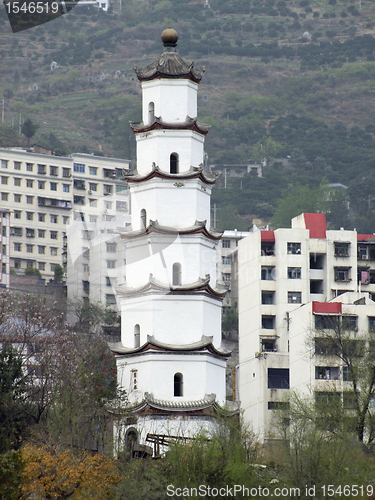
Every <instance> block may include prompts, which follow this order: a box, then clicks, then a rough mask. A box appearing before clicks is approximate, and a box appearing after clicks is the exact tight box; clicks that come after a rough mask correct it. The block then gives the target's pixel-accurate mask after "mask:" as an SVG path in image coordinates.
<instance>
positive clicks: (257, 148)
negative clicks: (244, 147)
mask: <svg viewBox="0 0 375 500" xmlns="http://www.w3.org/2000/svg"><path fill="white" fill-rule="evenodd" d="M281 148H282V146H281V144H280V143H279V142H277V141H275V140H274V139H272V137H267V136H264V137H262V139H261V140H260V141H258V142H257V143H256V144H254V146H253V147H252V148H251V158H252V160H253V161H256V162H262V161H264V160H267V161H271V160H272V159H274V158H275V157H276V156H277V155H278V153H279V152H280V150H281Z"/></svg>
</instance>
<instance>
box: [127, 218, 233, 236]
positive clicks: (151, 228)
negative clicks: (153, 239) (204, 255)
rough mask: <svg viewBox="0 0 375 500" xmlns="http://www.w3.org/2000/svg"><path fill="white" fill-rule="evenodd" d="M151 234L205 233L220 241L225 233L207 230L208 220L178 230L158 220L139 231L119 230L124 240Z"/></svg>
mask: <svg viewBox="0 0 375 500" xmlns="http://www.w3.org/2000/svg"><path fill="white" fill-rule="evenodd" d="M151 232H156V233H163V234H176V235H188V234H195V233H203V234H204V235H205V236H207V237H208V238H210V239H213V240H219V239H220V238H221V237H222V235H223V232H224V231H215V230H211V229H207V220H203V221H198V220H196V221H195V222H194V224H193V225H192V226H189V227H185V228H182V229H177V228H175V227H171V226H163V225H161V224H159V222H158V221H157V220H150V223H149V225H148V226H147V227H146V228H145V229H139V230H137V231H128V230H126V229H123V230H121V229H119V235H120V238H122V239H131V238H137V237H140V236H143V235H147V234H150V233H151Z"/></svg>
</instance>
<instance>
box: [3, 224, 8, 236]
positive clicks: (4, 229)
mask: <svg viewBox="0 0 375 500" xmlns="http://www.w3.org/2000/svg"><path fill="white" fill-rule="evenodd" d="M2 234H3V236H6V235H7V227H6V226H3V231H2Z"/></svg>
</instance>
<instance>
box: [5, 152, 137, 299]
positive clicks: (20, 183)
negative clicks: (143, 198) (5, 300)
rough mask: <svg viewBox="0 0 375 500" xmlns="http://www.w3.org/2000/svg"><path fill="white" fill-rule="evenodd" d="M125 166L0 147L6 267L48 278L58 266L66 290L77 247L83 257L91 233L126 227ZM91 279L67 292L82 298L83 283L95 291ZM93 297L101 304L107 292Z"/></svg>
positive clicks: (102, 159)
mask: <svg viewBox="0 0 375 500" xmlns="http://www.w3.org/2000/svg"><path fill="white" fill-rule="evenodd" d="M129 163H130V162H129V160H121V159H114V158H105V157H100V156H93V155H86V154H80V153H77V154H73V155H72V156H71V157H69V158H68V157H59V156H52V155H46V154H37V153H31V152H29V151H24V150H19V149H0V199H1V203H2V206H3V207H4V208H5V209H6V210H9V211H10V267H11V268H13V269H15V270H16V272H20V273H22V272H24V270H25V269H26V268H27V267H30V266H31V267H35V268H37V269H39V271H40V272H41V274H42V276H43V278H45V279H47V280H49V279H51V278H53V275H54V268H55V266H56V264H60V265H63V267H64V269H65V270H66V271H67V272H68V282H70V284H71V286H72V287H73V285H77V283H78V281H77V276H76V274H77V273H76V270H75V268H74V265H75V264H76V260H77V259H76V258H74V256H76V255H77V248H78V247H79V248H80V250H79V253H80V254H84V252H85V251H86V250H87V249H89V248H91V247H92V246H93V245H92V243H93V241H92V240H94V242H95V243H96V242H97V238H96V240H95V234H96V235H98V234H100V235H102V234H107V235H108V238H111V239H113V237H114V234H115V233H116V227H117V226H125V225H126V224H127V223H129V213H130V204H129V194H128V189H127V183H126V181H125V178H124V176H123V170H124V169H125V170H127V169H128V168H129ZM108 238H106V239H108ZM100 248H101V247H100ZM70 249H71V250H70ZM86 255H88V254H87V253H86ZM92 255H93V258H94V262H95V264H94V266H91V269H92V270H93V268H95V269H97V263H96V260H95V259H96V257H94V256H95V255H96V252H95V249H94V250H93V251H92ZM99 255H100V256H102V254H101V253H99ZM71 256H73V258H71ZM104 260H105V259H104ZM108 260H110V259H108ZM112 260H117V259H112ZM69 262H70V263H71V264H72V266H71V267H70V268H69V266H68V263H69ZM122 262H123V261H122ZM89 264H90V263H89V262H86V265H87V266H88V268H90V265H89ZM85 269H87V268H85ZM92 276H93V277H92ZM92 276H89V275H88V272H86V274H85V276H84V278H86V277H87V280H86V279H82V280H81V279H80V281H79V283H80V286H79V287H78V286H76V288H75V289H73V288H71V289H70V290H69V293H70V294H71V295H73V296H81V295H80V294H81V291H82V289H86V290H87V289H88V287H87V285H86V284H82V282H83V281H89V282H90V283H91V285H92V286H91V289H92V290H95V291H97V289H98V286H97V285H98V284H97V283H96V282H95V279H96V277H97V274H96V273H93V274H92ZM92 280H94V282H93V281H92ZM99 290H101V288H100V287H99ZM103 294H104V295H103ZM94 295H95V300H99V296H100V300H103V299H105V295H106V294H105V293H104V292H103V293H102V292H100V293H99V292H98V293H96V294H95V293H94Z"/></svg>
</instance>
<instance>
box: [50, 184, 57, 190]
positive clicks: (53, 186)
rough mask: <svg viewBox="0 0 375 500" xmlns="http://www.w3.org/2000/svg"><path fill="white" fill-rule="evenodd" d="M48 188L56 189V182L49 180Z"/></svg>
mask: <svg viewBox="0 0 375 500" xmlns="http://www.w3.org/2000/svg"><path fill="white" fill-rule="evenodd" d="M49 188H50V190H51V191H57V182H50V183H49Z"/></svg>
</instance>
